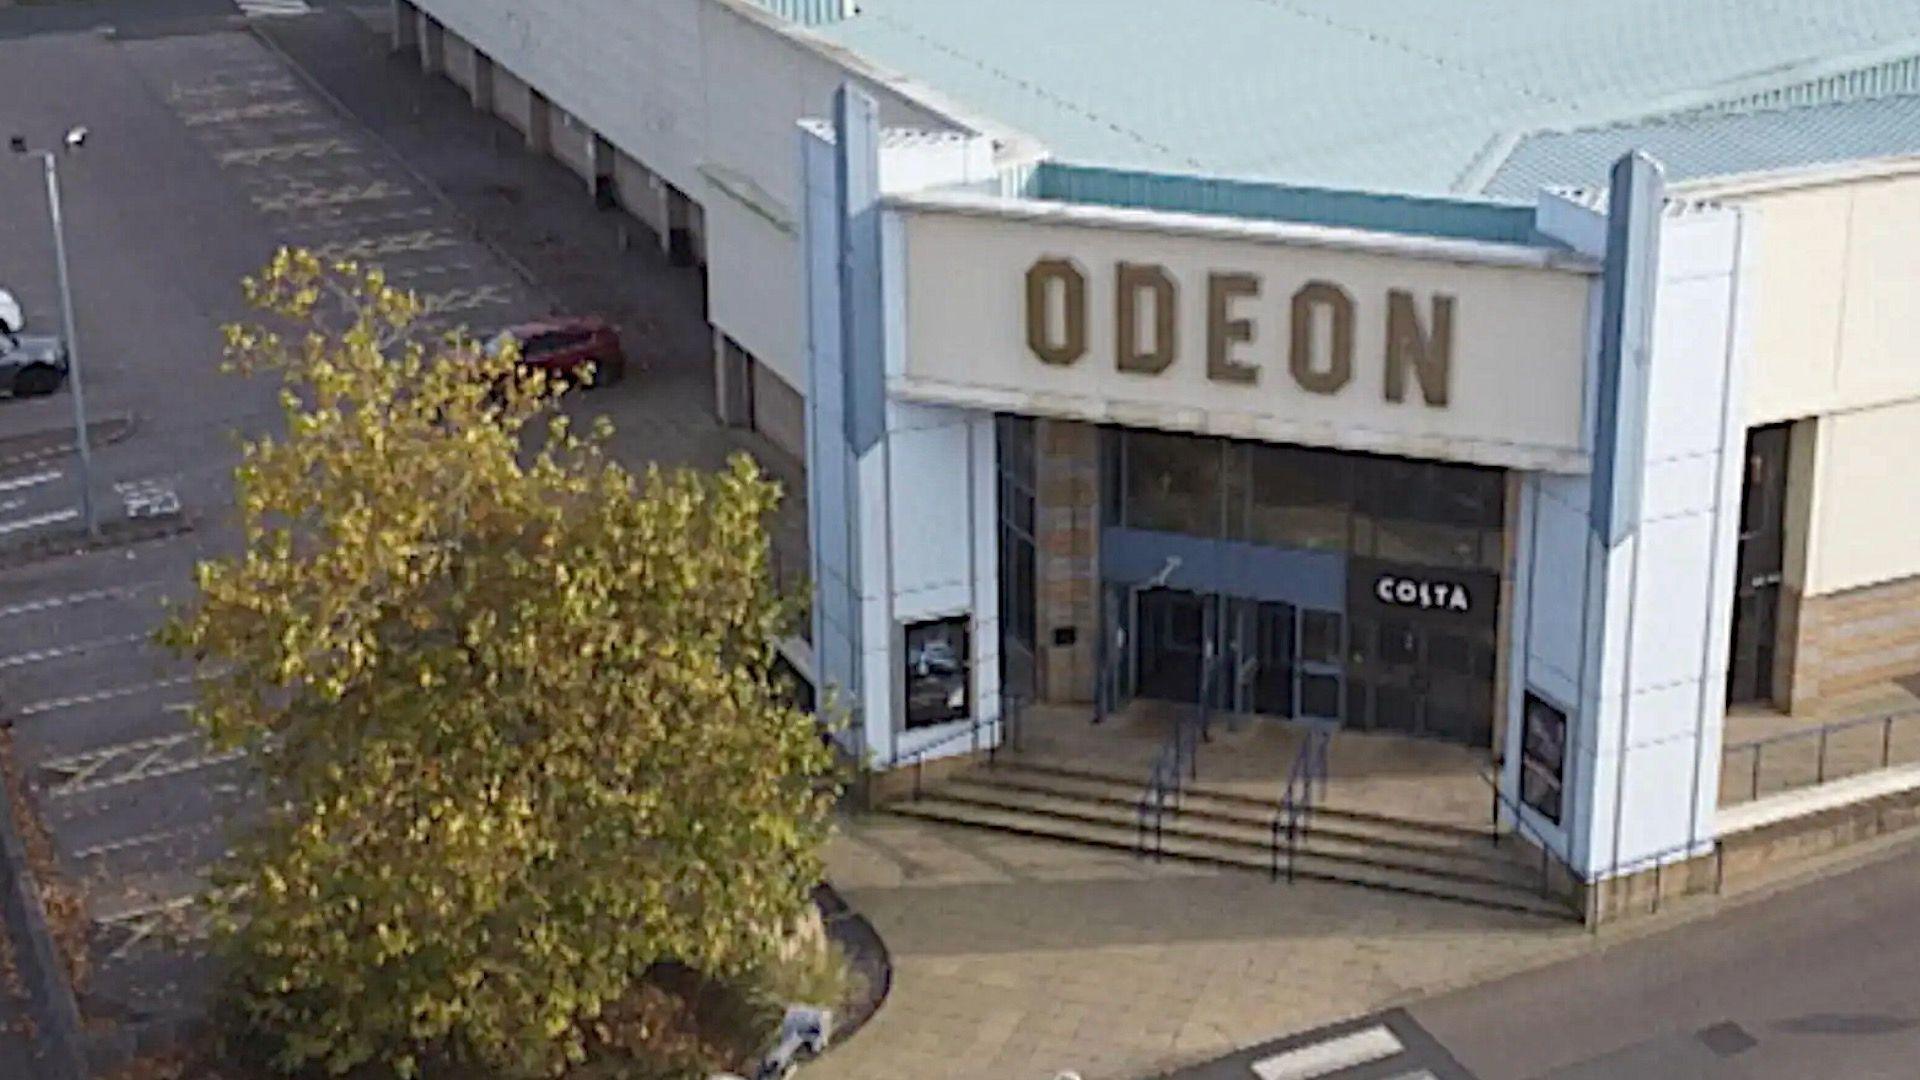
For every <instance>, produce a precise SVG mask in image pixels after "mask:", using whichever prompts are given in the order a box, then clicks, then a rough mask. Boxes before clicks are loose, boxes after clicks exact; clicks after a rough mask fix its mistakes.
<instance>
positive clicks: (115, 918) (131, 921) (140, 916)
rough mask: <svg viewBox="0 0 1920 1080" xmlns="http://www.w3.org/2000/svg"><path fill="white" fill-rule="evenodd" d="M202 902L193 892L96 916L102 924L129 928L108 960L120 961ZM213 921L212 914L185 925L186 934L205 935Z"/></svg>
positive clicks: (111, 927)
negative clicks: (124, 937) (107, 914)
mask: <svg viewBox="0 0 1920 1080" xmlns="http://www.w3.org/2000/svg"><path fill="white" fill-rule="evenodd" d="M199 901H200V898H199V897H198V896H196V895H192V894H189V895H187V896H177V897H174V898H173V899H171V900H162V901H159V902H156V903H152V904H147V905H144V906H141V907H137V908H132V909H130V910H128V911H122V912H116V913H115V914H113V915H109V916H105V917H98V918H95V919H94V920H93V921H94V922H95V923H96V924H97V925H99V926H102V927H106V928H109V929H123V930H125V931H127V937H126V939H125V940H124V941H122V942H121V943H120V944H119V946H118V947H117V948H115V949H114V950H113V951H112V952H110V953H108V954H107V959H109V960H118V959H120V958H122V957H124V956H126V955H127V954H128V953H130V952H132V951H133V949H134V946H136V945H139V944H140V943H141V942H143V941H145V940H147V939H148V938H150V937H152V936H154V935H155V934H157V933H159V932H160V931H161V930H163V929H165V928H166V925H167V924H168V923H169V922H180V921H181V914H182V913H183V912H185V911H186V910H187V909H188V908H191V907H193V906H194V905H195V904H197V903H199ZM211 921H212V916H211V914H202V916H201V917H200V919H199V920H198V921H197V922H195V923H194V924H193V925H191V926H187V927H186V928H185V936H186V937H188V938H190V939H197V938H200V937H202V936H204V935H205V934H206V932H207V927H208V925H209V924H210V923H211Z"/></svg>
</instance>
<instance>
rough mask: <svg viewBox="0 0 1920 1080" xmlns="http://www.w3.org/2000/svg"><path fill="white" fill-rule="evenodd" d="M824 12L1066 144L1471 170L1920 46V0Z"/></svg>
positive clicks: (927, 0) (963, 1)
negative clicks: (1512, 150)
mask: <svg viewBox="0 0 1920 1080" xmlns="http://www.w3.org/2000/svg"><path fill="white" fill-rule="evenodd" d="M857 9H858V14H856V15H854V16H853V17H852V18H848V19H845V20H842V21H840V22H837V23H833V24H831V25H827V26H822V27H819V28H818V29H817V32H818V33H820V34H821V35H822V36H824V37H827V38H829V39H831V40H833V41H836V42H838V43H840V44H843V45H845V46H847V47H850V48H852V49H854V50H856V51H857V52H860V53H862V54H864V55H866V56H868V57H869V58H871V59H873V60H874V61H876V62H878V63H880V64H882V65H884V66H887V67H890V68H893V69H895V70H897V71H900V72H902V73H903V74H906V75H909V76H911V77H913V78H916V79H918V80H920V81H922V82H925V83H927V84H929V85H931V86H932V87H934V88H935V89H937V90H939V91H941V92H942V93H943V94H945V95H946V96H948V97H950V98H952V99H954V100H956V101H958V102H960V103H962V104H964V105H966V106H969V107H971V108H973V109H974V110H976V111H979V112H981V113H984V114H986V115H988V116H991V117H993V118H995V119H997V120H999V121H1001V122H1003V123H1005V124H1008V125H1010V126H1012V127H1014V128H1017V129H1020V130H1023V131H1026V132H1028V133H1029V134H1031V135H1034V136H1035V137H1037V138H1038V139H1040V140H1041V142H1043V143H1044V144H1046V145H1047V146H1048V147H1049V148H1050V149H1051V150H1052V151H1053V152H1054V153H1055V155H1056V156H1058V157H1059V158H1061V159H1063V160H1066V161H1072V162H1080V163H1087V164H1095V165H1103V166H1114V167H1121V168H1138V169H1153V170H1160V171H1167V172H1196V173H1204V174H1210V175H1222V176H1237V177H1243V178H1252V179H1272V180H1281V181H1285V182H1289V183H1296V184H1308V185H1324V186H1328V187H1350V188H1362V189H1373V190H1386V191H1409V192H1424V193H1442V192H1448V191H1452V190H1455V189H1456V188H1461V187H1472V186H1474V184H1475V181H1476V179H1477V177H1478V176H1479V174H1480V172H1481V171H1482V169H1483V167H1484V165H1485V164H1487V163H1490V162H1497V161H1498V159H1499V158H1500V156H1501V155H1502V154H1503V153H1504V151H1505V150H1506V148H1507V147H1508V146H1509V145H1510V143H1511V141H1512V140H1513V139H1514V138H1515V137H1517V136H1518V135H1519V134H1520V133H1523V132H1527V131H1533V130H1537V129H1541V128H1572V127H1578V126H1582V125H1591V124H1600V123H1610V122H1616V121H1621V120H1627V119H1632V118H1637V117H1641V116H1645V115H1649V114H1652V113H1661V112H1670V111H1675V110H1679V109H1686V108H1698V107H1703V106H1707V105H1711V104H1712V103H1714V102H1716V101H1723V100H1728V99H1738V98H1741V97H1745V96H1750V95H1753V94H1760V93H1765V92H1766V91H1768V90H1769V89H1771V88H1774V87H1778V86H1782V85H1790V84H1795V83H1804V82H1806V81H1808V80H1810V79H1816V78H1819V77H1822V76H1824V75H1826V74H1830V73H1831V72H1833V71H1835V70H1840V69H1842V68H1844V67H1848V66H1851V67H1860V66H1861V65H1863V64H1866V63H1871V62H1883V61H1886V60H1888V59H1890V58H1893V57H1895V56H1897V55H1899V54H1901V53H1902V51H1903V50H1904V52H1905V54H1907V55H1912V54H1920V0H1820V2H1818V3H1808V2H1806V0H1685V2H1677V0H859V2H858V4H857Z"/></svg>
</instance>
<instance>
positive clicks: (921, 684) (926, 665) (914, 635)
mask: <svg viewBox="0 0 1920 1080" xmlns="http://www.w3.org/2000/svg"><path fill="white" fill-rule="evenodd" d="M967 629H968V620H967V618H966V617H965V616H956V617H954V618H950V619H933V620H930V621H928V622H919V623H912V624H910V625H908V626H907V628H906V653H905V663H906V673H905V674H906V681H905V685H906V695H907V728H908V730H912V729H914V728H921V727H928V726H930V725H933V724H942V723H946V722H947V721H949V720H961V719H964V718H966V717H967V716H968V715H970V714H971V713H972V704H973V703H972V701H971V700H970V699H971V696H972V692H973V691H972V679H971V678H970V676H971V673H972V669H973V665H972V662H971V658H970V657H969V655H968V652H969V650H968V641H967V639H968V633H967Z"/></svg>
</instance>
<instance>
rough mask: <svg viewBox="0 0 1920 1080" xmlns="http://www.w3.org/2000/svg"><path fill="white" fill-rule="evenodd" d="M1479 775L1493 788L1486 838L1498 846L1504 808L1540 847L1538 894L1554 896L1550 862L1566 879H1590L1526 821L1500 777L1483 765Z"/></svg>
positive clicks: (1569, 900) (1582, 881) (1583, 881)
mask: <svg viewBox="0 0 1920 1080" xmlns="http://www.w3.org/2000/svg"><path fill="white" fill-rule="evenodd" d="M1479 776H1480V779H1482V780H1484V781H1486V784H1487V787H1488V788H1490V789H1492V791H1493V823H1492V826H1491V827H1490V829H1489V830H1488V831H1489V839H1491V840H1492V841H1493V846H1495V847H1499V846H1500V838H1501V836H1502V835H1504V834H1503V833H1502V832H1501V831H1500V811H1501V810H1502V809H1503V808H1504V809H1505V810H1506V811H1507V820H1509V821H1511V822H1512V823H1513V827H1514V829H1515V830H1516V831H1518V832H1522V833H1525V834H1526V835H1527V836H1529V837H1531V838H1532V840H1533V845H1534V846H1535V847H1537V848H1539V849H1540V895H1541V896H1544V897H1546V898H1547V899H1549V900H1551V899H1555V896H1554V891H1553V864H1554V863H1558V864H1559V865H1560V869H1561V870H1562V871H1563V872H1565V874H1566V875H1567V881H1568V882H1570V883H1578V884H1581V885H1585V884H1588V883H1589V879H1588V877H1587V875H1585V874H1582V873H1581V872H1580V871H1578V870H1576V869H1574V866H1573V864H1572V863H1571V862H1568V861H1567V859H1566V857H1565V856H1563V855H1561V854H1560V852H1558V851H1556V850H1554V847H1553V845H1552V844H1550V843H1548V842H1547V838H1546V836H1545V834H1543V833H1542V832H1541V831H1540V830H1539V829H1536V828H1534V827H1533V826H1532V825H1531V824H1529V823H1528V821H1527V815H1526V814H1525V813H1523V812H1522V808H1521V806H1520V804H1519V803H1518V802H1517V801H1515V800H1514V799H1513V798H1512V797H1510V796H1508V794H1507V793H1506V792H1504V791H1501V790H1500V778H1499V777H1497V776H1495V775H1494V774H1492V773H1490V772H1488V771H1486V770H1485V769H1482V770H1480V771H1479ZM1558 899H1561V900H1563V901H1566V902H1567V903H1568V905H1569V906H1571V905H1572V903H1573V898H1572V897H1571V896H1561V897H1559V898H1558Z"/></svg>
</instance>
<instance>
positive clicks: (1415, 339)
mask: <svg viewBox="0 0 1920 1080" xmlns="http://www.w3.org/2000/svg"><path fill="white" fill-rule="evenodd" d="M1113 281H1114V288H1113V292H1112V295H1111V297H1110V298H1109V299H1107V300H1106V302H1105V304H1104V308H1103V311H1102V312H1101V313H1102V314H1103V315H1110V316H1111V318H1112V320H1113V323H1112V325H1113V328H1114V333H1113V345H1114V349H1113V357H1112V362H1113V367H1114V369H1115V370H1118V371H1123V372H1130V373H1132V374H1134V375H1145V376H1153V375H1159V374H1160V373H1162V372H1164V371H1166V370H1167V369H1168V368H1169V367H1172V366H1173V365H1174V363H1176V362H1177V361H1180V360H1181V359H1183V355H1182V354H1183V348H1182V342H1183V341H1190V340H1191V338H1192V335H1191V333H1190V331H1187V330H1186V328H1183V327H1182V326H1181V325H1180V315H1179V312H1180V308H1181V305H1180V302H1179V297H1180V291H1181V288H1182V283H1181V282H1180V281H1179V280H1177V279H1176V278H1175V276H1174V275H1173V273H1171V272H1169V271H1168V269H1167V268H1166V267H1165V266H1163V265H1161V264H1158V263H1147V262H1126V261H1120V262H1116V263H1115V264H1114V268H1113ZM1263 284H1264V283H1263V280H1262V277H1261V275H1259V274H1253V273H1246V272H1241V271H1218V270H1214V271H1208V272H1206V274H1205V275H1204V280H1201V281H1198V282H1189V283H1187V287H1189V288H1198V289H1200V290H1202V292H1203V294H1204V296H1205V297H1206V307H1205V312H1206V318H1205V321H1206V325H1205V327H1204V329H1203V332H1202V334H1201V338H1202V339H1203V340H1204V342H1205V357H1206V365H1205V370H1206V377H1207V378H1208V379H1209V380H1212V381H1214V382H1218V383H1226V384H1233V385H1240V386H1253V385H1256V384H1258V383H1259V382H1260V380H1261V377H1262V374H1263V373H1264V371H1265V370H1266V367H1267V365H1266V364H1263V363H1262V362H1261V361H1262V359H1263V358H1262V357H1260V356H1258V355H1255V354H1254V353H1253V350H1252V349H1251V348H1250V346H1249V343H1251V342H1253V341H1255V340H1256V337H1255V325H1256V324H1255V319H1257V318H1260V319H1264V318H1274V317H1276V316H1277V317H1279V318H1280V319H1282V320H1283V321H1284V324H1285V326H1286V332H1285V333H1284V334H1282V335H1280V337H1279V340H1281V341H1283V342H1285V345H1284V346H1283V347H1282V348H1281V349H1280V350H1278V351H1279V352H1280V353H1281V354H1282V356H1281V357H1272V356H1268V357H1266V358H1264V359H1267V360H1273V359H1284V361H1285V365H1286V371H1287V374H1288V375H1289V376H1290V377H1291V378H1292V380H1293V382H1294V383H1295V384H1296V385H1298V386H1299V387H1300V388H1301V389H1302V390H1305V391H1307V392H1309V393H1314V394H1337V393H1339V392H1340V391H1341V390H1343V389H1345V388H1346V386H1347V384H1348V383H1350V382H1352V381H1353V377H1354V364H1355V362H1356V358H1355V356H1354V322H1355V320H1356V319H1357V318H1360V317H1363V316H1364V317H1370V318H1376V319H1380V320H1382V321H1383V322H1384V324H1385V331H1386V333H1385V346H1384V348H1383V349H1382V353H1381V355H1380V356H1379V357H1378V359H1377V362H1378V363H1379V364H1380V365H1381V366H1382V368H1383V370H1384V375H1385V377H1384V379H1383V380H1382V382H1381V384H1380V385H1381V387H1382V395H1383V396H1384V397H1385V399H1386V400H1387V401H1390V402H1400V401H1405V400H1407V398H1408V394H1409V390H1410V389H1417V392H1418V394H1419V398H1420V400H1421V401H1422V402H1424V403H1425V404H1426V405H1428V406H1431V407H1434V408H1444V407H1446V405H1447V402H1448V397H1449V394H1450V392H1451V387H1452V377H1453V325H1454V297H1453V296H1451V295H1449V294H1446V293H1437V292H1436V293H1431V294H1429V295H1426V296H1424V297H1419V296H1416V295H1415V294H1414V292H1413V291H1412V290H1409V289H1402V288H1389V289H1387V290H1386V295H1385V296H1383V297H1379V298H1378V299H1377V300H1373V299H1372V298H1368V299H1369V300H1370V301H1371V302H1373V303H1375V304H1377V305H1378V306H1377V308H1376V309H1375V310H1374V311H1373V312H1371V313H1368V312H1367V311H1366V310H1365V309H1362V308H1360V306H1359V304H1358V302H1357V301H1356V299H1355V297H1354V295H1353V293H1351V292H1350V291H1349V290H1348V289H1346V288H1345V287H1343V286H1342V285H1341V284H1340V283H1339V282H1336V281H1328V280H1323V279H1316V280H1311V281H1308V282H1306V283H1305V284H1302V285H1300V286H1299V287H1298V288H1297V289H1295V290H1294V291H1293V294H1292V295H1291V296H1290V297H1289V298H1287V299H1286V300H1285V301H1284V302H1281V303H1274V302H1273V301H1272V300H1270V299H1267V300H1265V301H1264V302H1263V295H1262V293H1263ZM1088 293H1089V291H1088V288H1087V273H1086V271H1085V270H1084V269H1082V267H1081V266H1080V264H1079V263H1077V262H1075V261H1074V260H1072V259H1069V258H1063V257H1059V256H1047V257H1043V258H1040V259H1038V260H1036V261H1035V262H1034V263H1033V265H1032V266H1030V267H1029V268H1028V269H1027V274H1026V340H1027V349H1028V351H1029V352H1031V353H1032V354H1033V356H1034V357H1035V358H1036V359H1038V360H1039V361H1040V362H1042V363H1045V364H1051V365H1054V366H1058V367H1066V366H1070V365H1073V364H1077V363H1079V362H1080V361H1081V360H1083V359H1085V358H1086V356H1087V354H1088V352H1089V345H1088V330H1087V327H1088V319H1089V318H1090V317H1091V316H1092V314H1093V313H1092V311H1091V308H1092V306H1093V299H1092V297H1090V296H1089V294H1088ZM1320 324H1324V325H1325V326H1326V327H1327V328H1328V330H1327V333H1325V334H1324V335H1322V334H1318V333H1316V325H1320ZM1143 330H1144V331H1145V332H1144V333H1143ZM1320 338H1324V339H1325V340H1318V339H1320Z"/></svg>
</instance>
